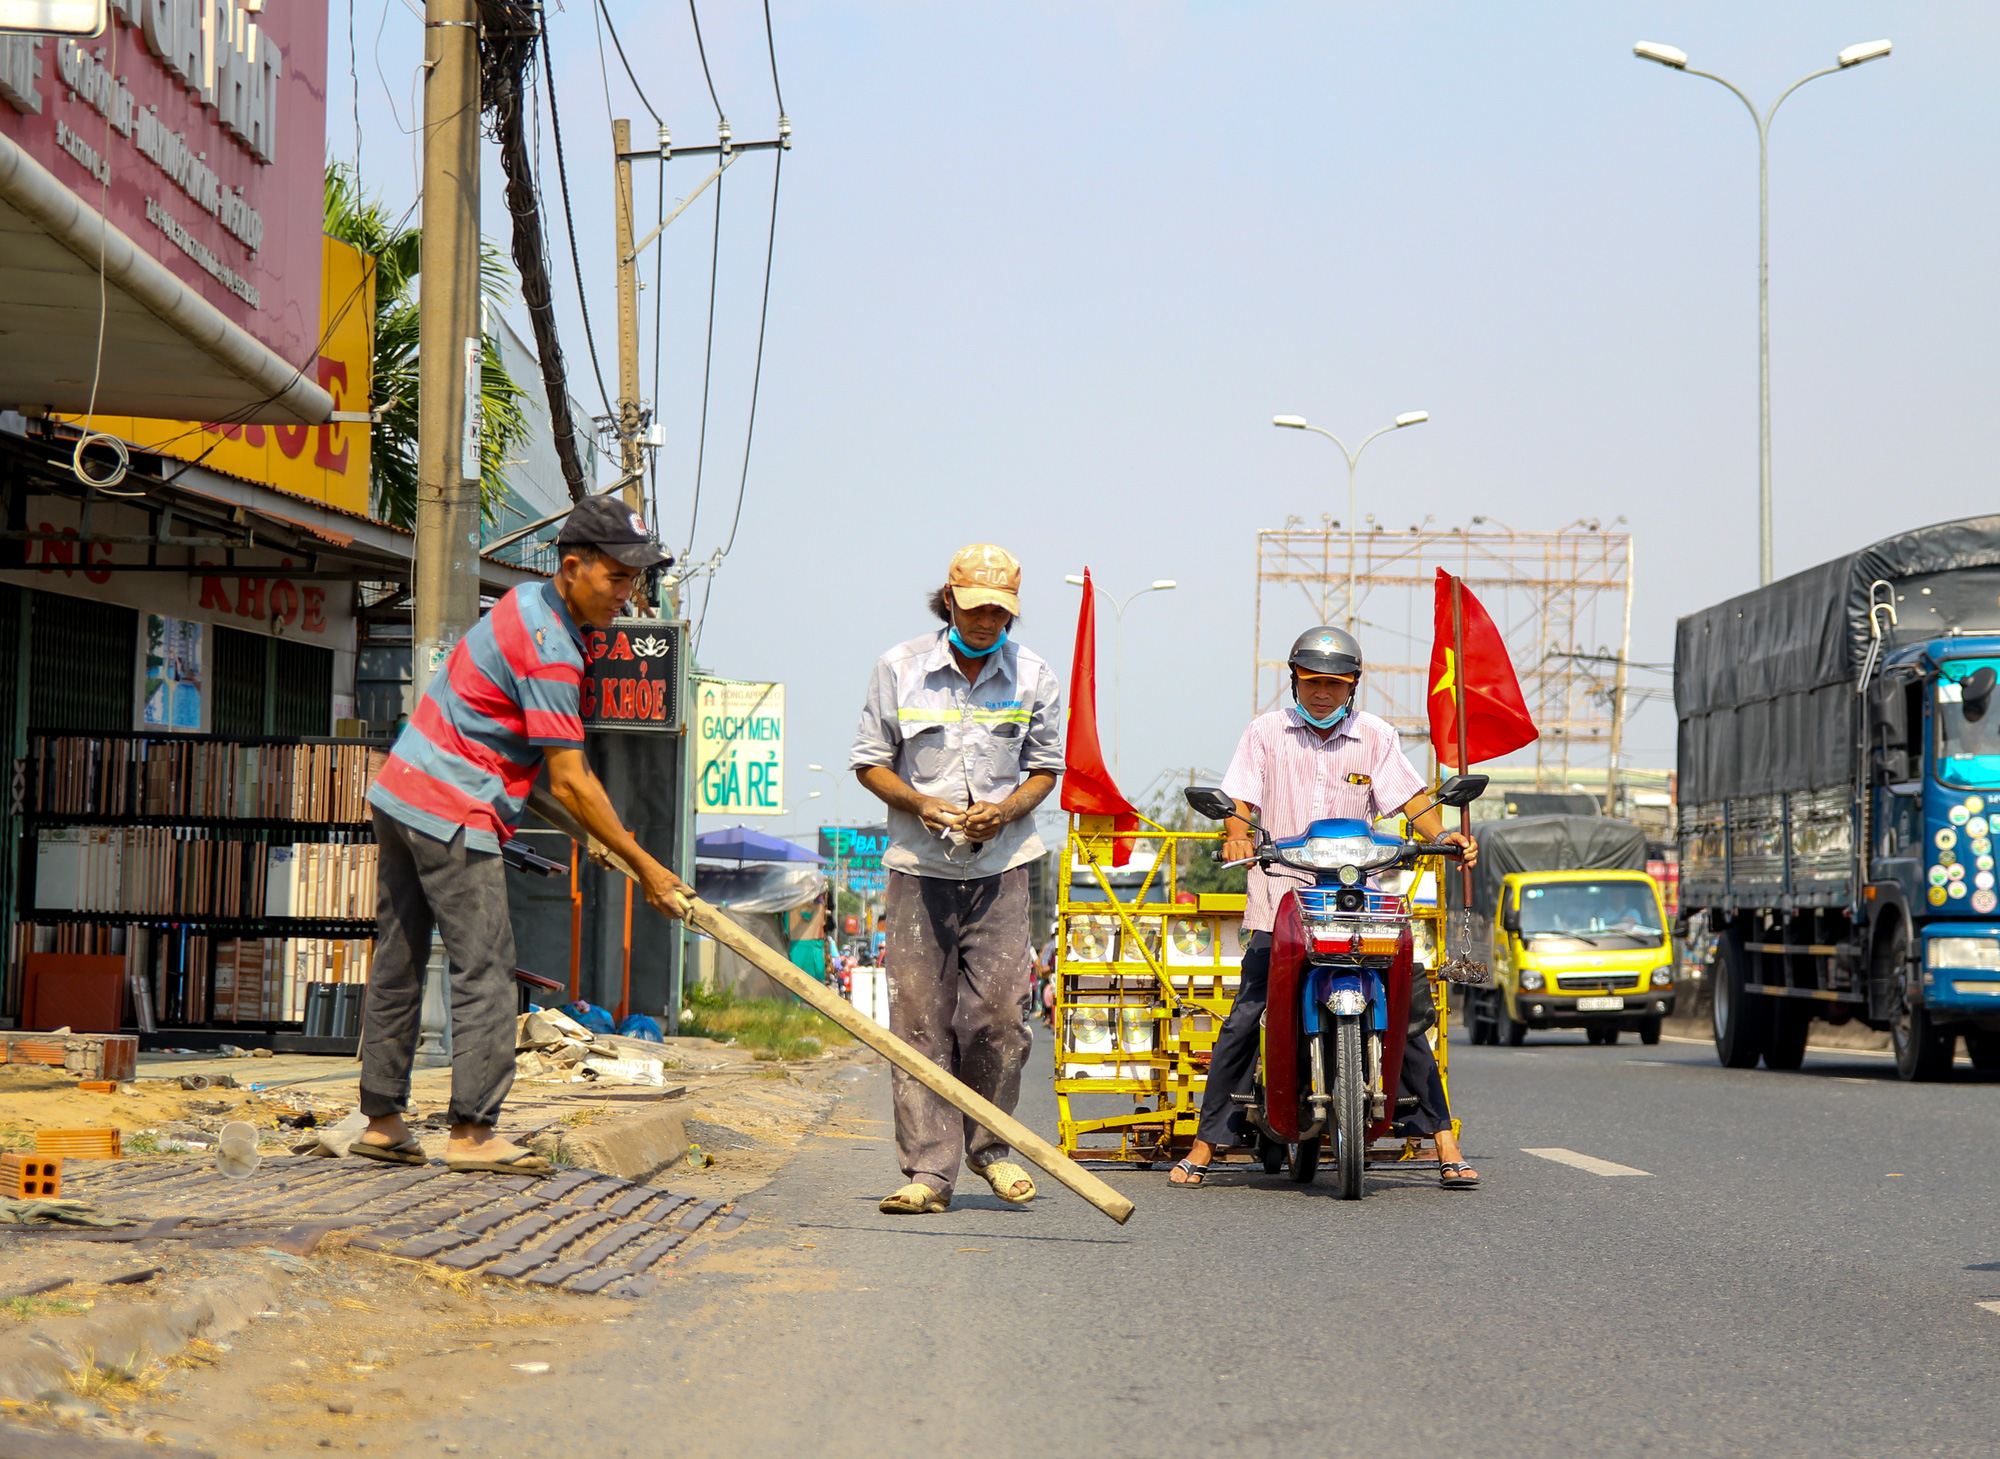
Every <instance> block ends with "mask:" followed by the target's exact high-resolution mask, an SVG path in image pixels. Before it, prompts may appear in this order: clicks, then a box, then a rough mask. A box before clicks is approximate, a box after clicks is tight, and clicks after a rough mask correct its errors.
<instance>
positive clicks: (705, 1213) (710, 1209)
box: [674, 1200, 722, 1231]
mask: <svg viewBox="0 0 2000 1459" xmlns="http://www.w3.org/2000/svg"><path fill="white" fill-rule="evenodd" d="M721 1209H722V1202H721V1201H719V1200H716V1201H703V1202H702V1203H701V1204H700V1205H698V1206H696V1207H695V1208H694V1209H693V1210H692V1211H689V1212H688V1213H687V1214H686V1215H685V1216H683V1217H681V1218H680V1220H679V1221H677V1222H676V1223H675V1224H674V1229H675V1230H677V1231H692V1230H694V1228H695V1227H697V1226H699V1225H700V1224H701V1223H702V1222H704V1221H706V1220H707V1219H708V1218H709V1217H710V1216H713V1215H714V1214H715V1213H716V1212H717V1211H719V1210H721Z"/></svg>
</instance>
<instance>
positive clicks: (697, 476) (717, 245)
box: [681, 177, 722, 562]
mask: <svg viewBox="0 0 2000 1459" xmlns="http://www.w3.org/2000/svg"><path fill="white" fill-rule="evenodd" d="M721 262H722V179H721V178H719V177H718V178H716V180H715V234H714V237H713V239H712V240H711V241H710V243H709V252H708V345H707V347H706V349H705V350H704V351H703V353H702V358H701V430H700V434H699V435H698V437H697V438H696V442H695V449H694V509H693V511H692V513H691V514H690V515H689V517H688V537H687V540H688V545H687V551H685V552H683V553H682V554H681V561H683V562H685V561H687V559H688V558H690V557H692V556H693V555H694V526H695V523H696V522H698V521H700V520H701V481H702V468H703V467H704V466H705V465H706V464H707V460H708V384H709V376H710V368H711V367H712V366H713V365H714V363H715V279H716V274H717V273H718V271H719V269H720V266H721Z"/></svg>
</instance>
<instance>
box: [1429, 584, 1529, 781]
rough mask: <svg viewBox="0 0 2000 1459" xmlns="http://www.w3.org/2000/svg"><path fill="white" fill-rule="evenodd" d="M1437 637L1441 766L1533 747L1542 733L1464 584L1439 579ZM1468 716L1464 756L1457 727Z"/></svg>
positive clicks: (1435, 730)
mask: <svg viewBox="0 0 2000 1459" xmlns="http://www.w3.org/2000/svg"><path fill="white" fill-rule="evenodd" d="M1436 622H1437V636H1436V638H1435V639H1434V640H1433V641H1432V643H1431V677H1430V691H1431V692H1430V700H1429V703H1430V716H1431V744H1432V745H1433V746H1435V747H1436V749H1437V757H1438V763H1439V764H1440V765H1455V766H1457V767H1459V768H1460V769H1463V768H1464V767H1466V766H1467V765H1470V764H1472V763H1473V762H1474V761H1476V760H1497V759H1498V758H1500V756H1502V755H1504V754H1506V753H1507V752H1508V751H1510V750H1518V749H1520V748H1521V746H1523V745H1526V744H1532V743H1533V742H1534V741H1535V739H1536V738H1537V737H1538V736H1539V734H1540V731H1538V730H1537V729H1536V728H1535V721H1534V720H1533V719H1532V718H1530V717H1529V714H1528V703H1527V701H1526V700H1525V699H1523V698H1522V697H1521V681H1520V680H1519V679H1517V678H1516V677H1515V676H1514V661H1513V660H1512V659H1510V658H1508V657H1507V644H1506V642H1505V640H1503V639H1502V638H1501V637H1500V630H1499V629H1498V628H1497V627H1495V626H1494V623H1493V620H1492V619H1491V618H1489V617H1487V615H1486V610H1485V609H1484V608H1482V607H1481V606H1480V604H1479V600H1478V599H1477V598H1475V597H1473V596H1472V594H1471V593H1470V592H1468V591H1467V590H1466V587H1465V584H1464V583H1462V582H1460V581H1459V580H1458V579H1457V578H1454V577H1453V576H1452V575H1451V574H1450V573H1448V572H1446V571H1445V570H1444V569H1443V568H1439V569H1438V575H1437V613H1436ZM1460 714H1463V715H1464V716H1465V722H1466V733H1465V737H1464V739H1465V750H1464V753H1463V754H1461V753H1460V750H1459V733H1458V721H1459V716H1460Z"/></svg>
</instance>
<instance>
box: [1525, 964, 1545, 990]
mask: <svg viewBox="0 0 2000 1459" xmlns="http://www.w3.org/2000/svg"><path fill="white" fill-rule="evenodd" d="M1521 991H1522V992H1524V993H1539V992H1541V991H1542V975H1541V974H1540V973H1538V972H1536V971H1535V970H1534V969H1533V968H1523V969H1522V970H1521Z"/></svg>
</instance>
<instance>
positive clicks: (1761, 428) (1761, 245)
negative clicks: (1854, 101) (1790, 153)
mask: <svg viewBox="0 0 2000 1459" xmlns="http://www.w3.org/2000/svg"><path fill="white" fill-rule="evenodd" d="M1889 51H1890V45H1889V42H1888V41H1863V42H1861V43H1860V44H1859V45H1853V46H1849V47H1848V48H1847V49H1846V50H1844V51H1842V52H1841V53H1840V54H1839V55H1837V56H1835V57H1834V58H1833V64H1832V65H1831V66H1828V67H1827V68H1826V69H1825V70H1823V71H1815V72H1813V73H1812V75H1810V76H1806V77H1803V78H1802V79H1800V80H1798V81H1794V82H1793V83H1792V84H1791V85H1790V86H1788V87H1786V88H1785V89H1784V91H1783V92H1781V93H1780V94H1779V96H1778V99H1777V100H1776V101H1774V102H1772V103H1771V109H1770V110H1769V111H1766V112H1764V113H1763V114H1762V115H1759V114H1758V111H1757V107H1756V105H1755V103H1753V102H1752V101H1751V100H1750V98H1749V97H1747V96H1745V95H1744V94H1743V91H1742V89H1741V88H1740V87H1738V86H1736V85H1735V84H1734V83H1732V82H1728V81H1724V80H1723V79H1722V78H1721V77H1720V76H1717V75H1715V74H1714V73H1712V72H1709V71H1695V70H1691V69H1690V68H1689V66H1688V57H1687V52H1686V51H1683V50H1680V49H1679V48H1677V47H1675V46H1663V45H1660V44H1659V43H1657V42H1655V41H1640V42H1639V43H1638V44H1637V45H1635V46H1633V47H1632V54H1633V55H1635V56H1637V57H1638V58H1639V59H1640V60H1642V61H1652V62H1655V63H1657V64H1658V65H1661V66H1665V67H1667V68H1668V69H1669V70H1673V71H1685V72H1687V74H1688V75H1690V76H1700V77H1702V78H1703V79H1704V80H1708V81H1713V82H1715V83H1716V84H1717V85H1718V86H1727V87H1728V88H1729V89H1730V90H1731V91H1733V92H1735V93H1736V99H1737V100H1738V101H1740V102H1742V103H1743V105H1744V107H1745V109H1747V110H1748V111H1749V113H1750V120H1751V121H1753V122H1755V123H1756V124H1757V581H1758V582H1759V583H1769V582H1770V581H1771V118H1773V117H1775V116H1776V115H1777V114H1778V108H1779V107H1781V106H1783V105H1784V104H1785V98H1786V97H1787V96H1790V95H1791V94H1792V93H1793V92H1794V91H1797V90H1798V89H1799V88H1800V87H1801V86H1803V85H1805V84H1806V82H1808V81H1817V80H1819V78H1820V77H1822V76H1831V75H1833V74H1834V72H1836V71H1848V70H1852V69H1853V68H1854V67H1856V66H1859V65H1863V64H1865V63H1866V62H1869V61H1879V60H1881V59H1882V57H1884V56H1886V55H1888V54H1889Z"/></svg>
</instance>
